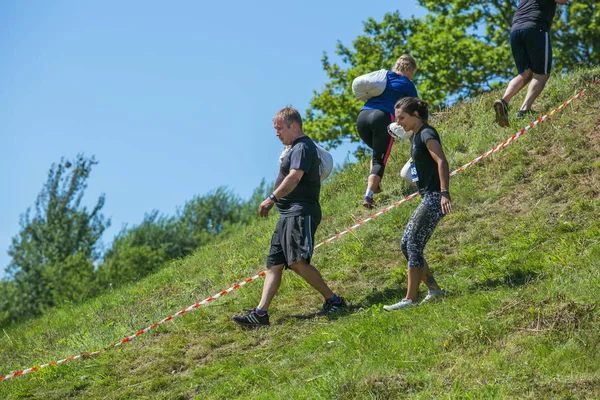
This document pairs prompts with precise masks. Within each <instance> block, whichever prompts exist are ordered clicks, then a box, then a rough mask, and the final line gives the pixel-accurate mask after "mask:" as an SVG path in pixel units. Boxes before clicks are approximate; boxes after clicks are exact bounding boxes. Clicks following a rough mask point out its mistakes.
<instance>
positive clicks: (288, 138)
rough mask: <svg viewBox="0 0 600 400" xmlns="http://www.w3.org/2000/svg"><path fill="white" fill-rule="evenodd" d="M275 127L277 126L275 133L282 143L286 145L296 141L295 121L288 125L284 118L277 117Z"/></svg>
mask: <svg viewBox="0 0 600 400" xmlns="http://www.w3.org/2000/svg"><path fill="white" fill-rule="evenodd" d="M273 127H274V128H275V134H276V135H277V137H278V138H279V140H281V143H283V144H284V145H286V146H288V145H290V144H292V143H294V139H293V137H294V132H293V127H294V123H293V122H292V123H291V124H290V126H288V125H287V124H286V123H285V121H284V120H283V119H276V120H275V121H274V122H273Z"/></svg>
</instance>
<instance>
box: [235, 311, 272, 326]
mask: <svg viewBox="0 0 600 400" xmlns="http://www.w3.org/2000/svg"><path fill="white" fill-rule="evenodd" d="M233 321H234V322H236V323H238V324H240V325H242V326H247V327H251V328H258V327H261V326H269V324H270V323H269V314H265V315H263V316H260V315H258V314H257V313H256V310H250V311H248V313H247V314H246V315H234V316H233Z"/></svg>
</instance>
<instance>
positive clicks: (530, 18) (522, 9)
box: [510, 0, 556, 32]
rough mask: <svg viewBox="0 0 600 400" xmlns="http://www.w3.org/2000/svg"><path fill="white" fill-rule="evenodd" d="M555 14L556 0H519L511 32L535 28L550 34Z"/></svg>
mask: <svg viewBox="0 0 600 400" xmlns="http://www.w3.org/2000/svg"><path fill="white" fill-rule="evenodd" d="M555 13H556V2H555V1H554V0H519V5H518V6H517V11H516V12H515V15H514V17H513V21H512V27H511V29H510V30H511V31H514V30H517V29H530V28H534V29H541V30H543V31H545V32H548V31H550V26H551V25H552V19H554V14H555Z"/></svg>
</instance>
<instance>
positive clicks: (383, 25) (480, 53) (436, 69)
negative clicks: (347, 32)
mask: <svg viewBox="0 0 600 400" xmlns="http://www.w3.org/2000/svg"><path fill="white" fill-rule="evenodd" d="M419 3H420V4H421V5H422V6H423V7H425V8H426V9H427V10H428V11H429V14H428V15H427V16H426V17H425V18H424V19H422V18H414V17H413V18H403V17H402V16H401V14H400V12H399V11H396V12H392V13H387V14H386V15H385V16H384V17H383V20H381V21H376V20H374V19H372V18H369V19H368V20H367V21H366V22H364V27H363V31H364V34H363V35H360V36H358V37H357V38H356V39H355V40H354V41H353V42H352V46H351V47H348V46H345V45H344V44H342V43H341V42H338V44H337V49H336V54H337V56H339V58H340V64H338V63H333V62H331V60H330V58H329V56H328V55H327V54H324V55H323V58H322V65H323V69H324V71H325V73H326V75H327V78H328V82H327V83H326V84H325V88H324V89H323V90H322V91H320V92H317V91H313V97H312V99H311V102H310V106H309V108H308V110H307V111H306V121H305V124H304V125H305V131H306V132H307V134H309V135H310V136H311V137H313V138H315V139H316V140H319V141H324V142H326V143H327V145H328V146H330V147H336V146H338V145H340V144H341V143H342V141H343V140H344V139H349V140H351V141H359V137H358V134H357V133H356V130H355V121H356V116H357V115H358V113H359V111H360V108H361V107H362V105H363V103H362V102H360V101H359V100H357V99H355V98H354V96H353V94H352V91H351V83H352V81H353V80H354V78H356V77H357V76H359V75H362V74H364V73H367V72H369V71H373V70H376V69H380V68H387V69H391V68H392V66H393V63H394V61H395V60H396V58H397V57H399V56H400V55H402V54H404V53H409V54H411V55H412V56H413V57H415V59H416V60H417V64H418V67H419V71H418V73H417V75H416V76H415V77H414V80H415V84H416V85H417V89H418V92H419V96H420V97H421V98H423V99H425V100H426V101H427V102H428V103H429V104H430V105H432V106H433V107H434V108H435V107H442V106H444V105H446V104H448V103H452V102H455V101H460V100H461V99H465V98H469V97H473V96H475V95H477V94H481V93H482V92H483V91H486V90H489V89H496V88H498V87H499V86H500V85H501V82H502V81H503V80H505V79H506V78H509V77H511V76H512V75H513V74H514V73H515V70H514V64H513V59H512V56H511V52H510V45H509V43H510V25H511V21H512V15H513V13H514V10H515V9H516V5H517V1H516V0H510V1H504V2H503V1H496V0H494V1H484V0H477V1H467V0H441V1H428V0H420V1H419ZM557 14H558V15H559V16H560V18H558V17H557V18H556V20H555V22H554V25H553V29H552V41H553V52H554V65H555V68H554V69H555V70H557V71H558V70H562V71H565V70H570V69H572V68H573V67H574V66H576V65H579V64H584V65H597V64H599V63H600V7H598V4H597V2H596V1H594V0H583V1H579V2H569V3H568V5H567V6H565V7H562V6H558V7H557Z"/></svg>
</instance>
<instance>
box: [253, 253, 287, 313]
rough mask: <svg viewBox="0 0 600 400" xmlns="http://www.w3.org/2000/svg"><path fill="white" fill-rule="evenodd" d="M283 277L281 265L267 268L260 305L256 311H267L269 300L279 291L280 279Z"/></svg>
mask: <svg viewBox="0 0 600 400" xmlns="http://www.w3.org/2000/svg"><path fill="white" fill-rule="evenodd" d="M282 275H283V264H280V265H275V266H272V267H267V273H266V274H265V283H264V284H263V290H262V295H261V297H260V303H259V304H258V307H257V308H258V309H259V310H261V311H267V310H268V309H269V305H271V300H273V297H275V293H277V290H279V286H280V285H281V277H282Z"/></svg>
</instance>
